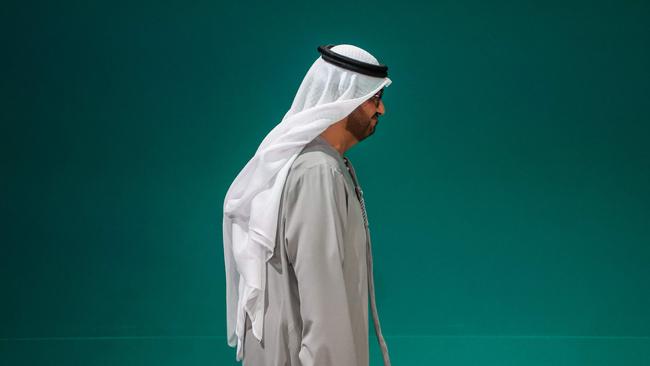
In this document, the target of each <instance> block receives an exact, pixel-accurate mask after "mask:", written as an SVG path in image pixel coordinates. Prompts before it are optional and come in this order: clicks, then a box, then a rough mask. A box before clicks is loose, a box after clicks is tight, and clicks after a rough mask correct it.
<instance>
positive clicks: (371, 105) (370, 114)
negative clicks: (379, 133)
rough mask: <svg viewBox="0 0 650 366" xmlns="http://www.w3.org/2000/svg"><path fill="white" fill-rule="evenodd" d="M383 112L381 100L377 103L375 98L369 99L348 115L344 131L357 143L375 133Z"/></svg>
mask: <svg viewBox="0 0 650 366" xmlns="http://www.w3.org/2000/svg"><path fill="white" fill-rule="evenodd" d="M381 92H383V89H382V90H381ZM381 92H380V93H381ZM384 111H385V109H384V102H383V101H382V100H381V99H379V101H378V103H377V100H376V98H375V97H373V98H370V99H368V100H366V101H365V102H363V103H362V104H361V105H360V106H359V107H357V109H355V110H354V111H352V113H350V115H349V116H348V121H347V123H346V124H345V129H346V130H348V131H350V133H352V135H354V137H356V139H357V141H361V140H363V139H365V138H366V137H368V136H370V135H372V134H373V133H375V128H376V127H377V123H379V116H380V115H382V114H384Z"/></svg>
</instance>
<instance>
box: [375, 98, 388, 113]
mask: <svg viewBox="0 0 650 366" xmlns="http://www.w3.org/2000/svg"><path fill="white" fill-rule="evenodd" d="M385 111H386V108H385V107H384V101H383V100H381V99H379V106H378V107H377V113H379V114H384V112H385Z"/></svg>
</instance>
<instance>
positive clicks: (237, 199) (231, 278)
mask: <svg viewBox="0 0 650 366" xmlns="http://www.w3.org/2000/svg"><path fill="white" fill-rule="evenodd" d="M330 50H331V51H333V52H336V53H338V54H340V55H343V56H346V57H348V58H352V59H355V60H358V61H362V62H365V63H369V64H373V65H379V62H378V61H377V59H376V58H375V57H374V56H372V55H371V54H370V53H368V52H367V51H365V50H363V49H361V48H359V47H356V46H353V45H347V44H342V45H337V46H334V47H332V48H330ZM390 84H391V80H390V79H389V78H388V77H374V76H369V75H365V74H362V73H358V72H355V71H352V70H349V69H345V68H343V67H340V66H337V65H334V64H331V63H328V62H326V61H325V60H323V58H322V57H319V58H318V59H316V61H315V62H314V63H313V64H312V66H311V67H310V69H309V71H307V74H306V75H305V77H304V79H303V81H302V83H301V84H300V87H299V88H298V92H297V94H296V96H295V98H294V100H293V103H292V105H291V108H290V109H289V111H288V112H287V113H286V114H285V116H284V117H283V118H282V121H281V122H280V123H279V124H278V125H277V126H276V127H275V128H273V129H272V130H271V132H269V134H268V135H267V136H266V137H265V138H264V140H263V141H262V143H261V144H260V146H259V148H258V149H257V152H256V153H255V155H254V156H253V157H252V158H251V159H250V160H249V161H248V163H247V164H246V165H245V166H244V168H243V169H242V170H241V172H239V174H238V175H237V177H236V178H235V180H234V181H233V183H232V184H231V185H230V188H229V189H228V192H227V193H226V197H225V200H224V206H223V212H224V215H223V245H224V257H225V267H226V312H227V324H228V326H227V328H228V329H227V331H228V345H230V346H231V347H235V346H237V360H241V359H242V356H243V352H242V351H243V349H242V346H243V344H242V343H243V337H244V333H245V329H244V325H245V320H246V314H248V316H249V317H250V319H251V324H252V331H253V335H254V336H255V337H256V338H257V339H258V340H259V341H261V340H262V329H263V321H264V296H265V287H266V282H265V280H266V262H267V261H268V259H269V258H271V257H272V255H273V251H274V248H275V240H276V230H277V221H278V212H279V208H280V198H281V195H282V190H283V187H284V183H285V180H286V177H287V174H288V172H289V168H290V167H291V165H292V163H293V161H294V160H295V159H296V157H297V156H298V154H299V153H300V151H301V150H302V148H303V147H304V146H305V145H306V144H307V143H309V142H310V141H311V140H313V139H314V138H316V137H317V136H318V135H320V134H321V133H322V132H323V131H325V129H327V127H329V126H330V125H332V124H333V123H335V122H338V121H340V120H341V119H343V118H345V117H346V116H348V115H349V114H350V113H351V112H352V111H354V110H355V109H356V108H357V107H358V106H359V105H361V104H362V103H363V102H365V101H366V100H368V99H369V98H371V97H372V96H373V95H374V94H375V93H377V92H378V91H379V90H380V89H382V88H384V87H387V86H388V85H390Z"/></svg>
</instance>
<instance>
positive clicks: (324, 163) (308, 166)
mask: <svg viewBox="0 0 650 366" xmlns="http://www.w3.org/2000/svg"><path fill="white" fill-rule="evenodd" d="M328 169H331V170H333V171H334V172H336V173H339V174H343V171H342V170H341V166H340V164H339V161H338V160H337V159H336V158H334V157H333V156H332V155H330V154H328V153H326V152H324V151H321V150H305V151H303V152H301V153H300V154H299V155H298V156H297V157H296V160H295V161H294V162H293V165H292V166H291V172H292V173H293V174H294V175H299V174H304V173H305V172H308V171H310V170H328Z"/></svg>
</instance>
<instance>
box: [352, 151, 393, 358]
mask: <svg viewBox="0 0 650 366" xmlns="http://www.w3.org/2000/svg"><path fill="white" fill-rule="evenodd" d="M343 160H344V161H345V165H346V166H347V168H348V171H349V172H350V176H352V181H353V182H354V190H355V191H356V194H357V198H358V199H359V202H360V203H361V212H362V214H363V221H364V223H365V227H366V238H367V239H368V240H367V241H366V242H367V244H368V246H367V248H366V263H367V266H368V290H369V292H370V308H371V310H372V320H373V322H374V324H375V334H376V335H377V340H378V341H379V347H380V348H381V354H382V357H383V359H384V366H390V357H388V347H387V346H386V341H385V340H384V336H383V335H382V334H381V325H380V324H379V314H378V313H377V304H376V302H375V279H374V276H373V271H372V244H371V243H370V231H369V228H368V216H367V215H366V205H365V202H364V201H363V191H362V190H361V187H360V186H359V184H358V182H357V176H356V174H355V173H354V168H353V167H352V163H351V162H350V161H349V160H348V158H347V157H343Z"/></svg>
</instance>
